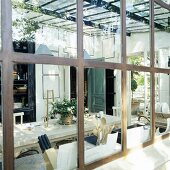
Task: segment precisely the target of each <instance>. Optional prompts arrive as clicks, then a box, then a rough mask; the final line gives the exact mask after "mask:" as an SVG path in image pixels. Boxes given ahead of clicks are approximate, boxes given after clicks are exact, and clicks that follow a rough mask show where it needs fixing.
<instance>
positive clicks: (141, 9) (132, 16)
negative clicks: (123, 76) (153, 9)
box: [126, 0, 150, 66]
mask: <svg viewBox="0 0 170 170" xmlns="http://www.w3.org/2000/svg"><path fill="white" fill-rule="evenodd" d="M126 11H127V12H126V35H127V36H126V38H127V56H128V58H127V63H129V64H134V65H142V66H150V41H149V22H150V21H149V0H141V1H131V0H127V1H126Z"/></svg>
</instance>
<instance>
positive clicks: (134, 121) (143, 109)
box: [127, 71, 151, 148]
mask: <svg viewBox="0 0 170 170" xmlns="http://www.w3.org/2000/svg"><path fill="white" fill-rule="evenodd" d="M127 76H128V82H129V83H128V85H127V88H128V96H127V97H128V100H127V101H128V106H129V107H128V113H129V114H128V129H127V147H128V148H132V147H135V146H137V145H139V144H141V143H144V142H146V141H148V140H149V139H150V137H151V136H150V135H151V113H150V106H151V104H150V102H151V96H150V73H148V72H139V71H131V72H130V71H129V72H128V74H127ZM129 99H131V100H129ZM134 136H135V140H134Z"/></svg>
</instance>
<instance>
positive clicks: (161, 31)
mask: <svg viewBox="0 0 170 170" xmlns="http://www.w3.org/2000/svg"><path fill="white" fill-rule="evenodd" d="M154 22H155V67H159V68H168V67H170V46H169V44H170V33H169V30H170V29H169V28H170V12H169V11H168V10H166V9H164V8H162V7H160V6H159V5H157V4H155V10H154Z"/></svg>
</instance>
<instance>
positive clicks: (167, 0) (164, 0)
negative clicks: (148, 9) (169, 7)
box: [161, 0, 170, 4]
mask: <svg viewBox="0 0 170 170" xmlns="http://www.w3.org/2000/svg"><path fill="white" fill-rule="evenodd" d="M161 1H163V2H165V3H167V4H170V1H169V0H161Z"/></svg>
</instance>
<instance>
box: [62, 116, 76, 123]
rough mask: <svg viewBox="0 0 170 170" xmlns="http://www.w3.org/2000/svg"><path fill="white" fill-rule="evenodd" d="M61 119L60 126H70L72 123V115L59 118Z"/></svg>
mask: <svg viewBox="0 0 170 170" xmlns="http://www.w3.org/2000/svg"><path fill="white" fill-rule="evenodd" d="M61 118H62V124H64V125H70V124H72V122H73V115H71V114H70V115H67V116H63V117H62V116H61Z"/></svg>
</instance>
